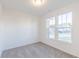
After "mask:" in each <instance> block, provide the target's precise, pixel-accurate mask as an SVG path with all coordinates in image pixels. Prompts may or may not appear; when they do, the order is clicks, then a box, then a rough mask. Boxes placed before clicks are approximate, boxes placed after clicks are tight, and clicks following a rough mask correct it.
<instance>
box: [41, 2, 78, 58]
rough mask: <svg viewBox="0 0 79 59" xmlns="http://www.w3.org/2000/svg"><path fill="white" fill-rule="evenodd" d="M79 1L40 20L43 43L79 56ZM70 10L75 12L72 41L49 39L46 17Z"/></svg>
mask: <svg viewBox="0 0 79 59" xmlns="http://www.w3.org/2000/svg"><path fill="white" fill-rule="evenodd" d="M78 7H79V3H74V4H71V5H68V6H64V7H63V8H60V9H57V10H55V11H52V12H49V13H48V14H47V15H45V16H44V17H43V18H42V19H41V21H40V39H41V41H42V42H43V43H45V44H48V45H50V46H52V47H55V48H58V49H60V50H62V51H64V52H67V53H70V54H72V55H75V56H78V57H79V46H78V45H79V8H78ZM68 11H72V12H73V30H72V36H73V37H72V43H66V42H62V41H59V40H57V39H48V38H47V30H46V18H47V17H50V16H55V15H59V14H61V13H65V12H68Z"/></svg>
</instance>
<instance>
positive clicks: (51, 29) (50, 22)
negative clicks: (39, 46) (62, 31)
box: [47, 17, 55, 39]
mask: <svg viewBox="0 0 79 59" xmlns="http://www.w3.org/2000/svg"><path fill="white" fill-rule="evenodd" d="M47 28H48V38H49V39H54V38H55V17H50V18H49V19H47Z"/></svg>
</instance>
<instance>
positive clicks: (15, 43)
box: [0, 10, 38, 52]
mask: <svg viewBox="0 0 79 59" xmlns="http://www.w3.org/2000/svg"><path fill="white" fill-rule="evenodd" d="M37 18H38V17H35V16H32V15H29V14H25V13H22V12H19V11H16V10H15V11H14V10H13V11H12V10H7V11H3V13H2V15H1V16H0V52H2V51H3V50H6V49H11V48H16V47H20V46H24V45H27V44H32V43H36V42H38V19H37Z"/></svg>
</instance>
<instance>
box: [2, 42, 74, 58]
mask: <svg viewBox="0 0 79 59" xmlns="http://www.w3.org/2000/svg"><path fill="white" fill-rule="evenodd" d="M2 58H75V57H74V56H72V55H69V54H67V53H65V52H62V51H60V50H58V49H55V48H53V47H50V46H48V45H45V44H43V43H36V44H32V45H28V46H23V47H18V48H14V49H10V50H6V51H4V52H3V53H2Z"/></svg>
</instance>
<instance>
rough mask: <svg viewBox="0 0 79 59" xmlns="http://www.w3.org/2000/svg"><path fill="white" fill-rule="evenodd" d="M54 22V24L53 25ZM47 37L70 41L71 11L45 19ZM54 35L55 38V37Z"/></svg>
mask: <svg viewBox="0 0 79 59" xmlns="http://www.w3.org/2000/svg"><path fill="white" fill-rule="evenodd" d="M55 24H56V25H55ZM47 29H48V38H49V39H56V38H57V40H60V41H64V42H68V43H71V42H72V12H68V13H65V14H61V15H59V16H57V17H56V19H55V17H50V18H48V19H47ZM55 35H56V36H55ZM55 37H56V38H55Z"/></svg>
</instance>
